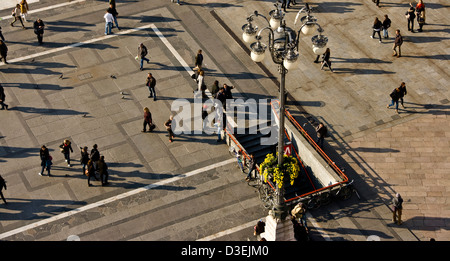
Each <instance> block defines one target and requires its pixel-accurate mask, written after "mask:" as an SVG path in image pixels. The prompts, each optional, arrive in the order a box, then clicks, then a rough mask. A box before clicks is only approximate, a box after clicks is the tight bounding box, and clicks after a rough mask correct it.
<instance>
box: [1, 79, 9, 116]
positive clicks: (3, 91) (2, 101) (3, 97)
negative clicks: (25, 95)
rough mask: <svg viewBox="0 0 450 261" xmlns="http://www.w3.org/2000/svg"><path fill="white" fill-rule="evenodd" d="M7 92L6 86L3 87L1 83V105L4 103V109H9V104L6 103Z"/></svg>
mask: <svg viewBox="0 0 450 261" xmlns="http://www.w3.org/2000/svg"><path fill="white" fill-rule="evenodd" d="M5 99H6V94H5V88H3V85H2V84H1V83H0V105H2V108H1V109H2V110H5V109H6V110H8V104H6V103H5Z"/></svg>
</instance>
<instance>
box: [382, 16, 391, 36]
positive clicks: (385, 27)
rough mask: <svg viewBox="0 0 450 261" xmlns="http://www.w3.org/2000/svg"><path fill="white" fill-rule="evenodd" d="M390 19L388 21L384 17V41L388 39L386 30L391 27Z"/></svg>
mask: <svg viewBox="0 0 450 261" xmlns="http://www.w3.org/2000/svg"><path fill="white" fill-rule="evenodd" d="M391 23H392V22H391V19H389V17H388V15H387V14H386V15H384V20H383V37H384V38H385V39H388V38H389V32H388V29H389V27H391Z"/></svg>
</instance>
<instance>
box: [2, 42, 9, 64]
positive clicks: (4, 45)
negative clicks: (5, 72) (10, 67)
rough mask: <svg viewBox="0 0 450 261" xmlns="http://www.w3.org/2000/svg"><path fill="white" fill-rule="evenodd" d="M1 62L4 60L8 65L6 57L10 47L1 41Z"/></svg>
mask: <svg viewBox="0 0 450 261" xmlns="http://www.w3.org/2000/svg"><path fill="white" fill-rule="evenodd" d="M0 55H1V58H0V61H1V60H3V62H5V64H8V62H7V61H6V56H7V55H8V46H6V43H5V42H4V41H3V40H0Z"/></svg>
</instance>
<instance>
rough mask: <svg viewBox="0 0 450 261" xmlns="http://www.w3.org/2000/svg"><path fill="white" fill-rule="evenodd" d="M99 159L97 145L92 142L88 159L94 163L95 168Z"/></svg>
mask: <svg viewBox="0 0 450 261" xmlns="http://www.w3.org/2000/svg"><path fill="white" fill-rule="evenodd" d="M99 159H100V152H99V151H98V146H97V144H94V146H92V150H91V158H90V160H91V161H92V164H93V165H94V169H95V170H97V169H98V168H97V161H98V160H99Z"/></svg>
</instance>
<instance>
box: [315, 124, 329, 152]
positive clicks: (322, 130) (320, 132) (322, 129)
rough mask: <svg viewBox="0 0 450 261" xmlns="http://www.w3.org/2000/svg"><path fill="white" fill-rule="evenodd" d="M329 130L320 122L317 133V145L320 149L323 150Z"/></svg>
mask: <svg viewBox="0 0 450 261" xmlns="http://www.w3.org/2000/svg"><path fill="white" fill-rule="evenodd" d="M327 132H328V129H327V127H326V126H325V125H323V123H321V122H319V125H317V126H316V133H317V142H316V143H317V145H319V146H320V148H322V149H323V141H324V139H325V136H326V135H327Z"/></svg>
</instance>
